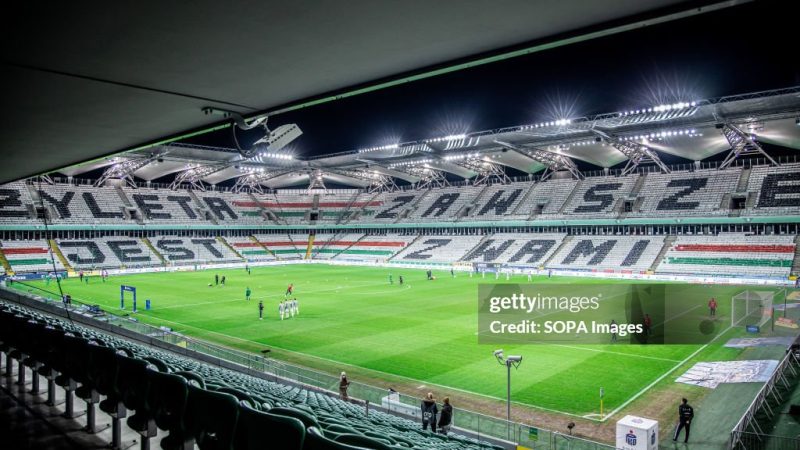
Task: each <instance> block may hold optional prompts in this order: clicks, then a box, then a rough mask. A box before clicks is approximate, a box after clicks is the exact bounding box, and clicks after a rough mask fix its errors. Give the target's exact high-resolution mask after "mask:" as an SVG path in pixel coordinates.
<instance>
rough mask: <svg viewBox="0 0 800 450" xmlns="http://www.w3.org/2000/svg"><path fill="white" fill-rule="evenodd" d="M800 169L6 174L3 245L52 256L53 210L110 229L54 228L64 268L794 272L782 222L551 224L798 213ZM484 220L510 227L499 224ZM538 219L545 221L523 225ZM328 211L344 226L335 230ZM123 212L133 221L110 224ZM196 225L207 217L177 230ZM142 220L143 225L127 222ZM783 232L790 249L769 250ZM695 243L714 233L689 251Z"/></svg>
mask: <svg viewBox="0 0 800 450" xmlns="http://www.w3.org/2000/svg"><path fill="white" fill-rule="evenodd" d="M798 173H800V164H785V165H782V166H753V167H748V168H742V167H731V168H727V169H724V170H709V169H704V170H699V169H698V170H692V171H686V170H683V171H677V170H676V171H673V172H670V173H644V172H643V173H633V174H630V175H626V176H608V175H604V176H589V177H587V178H584V179H581V180H576V179H572V178H555V177H554V178H551V179H548V180H546V181H535V180H532V181H515V182H509V183H495V184H488V185H462V186H447V187H433V188H426V189H404V190H395V191H392V192H366V191H360V190H357V189H341V190H335V189H331V190H320V191H304V190H292V191H280V190H279V191H273V192H266V193H257V192H233V191H227V190H220V191H215V190H208V191H201V190H189V189H174V190H173V189H166V188H158V189H157V188H155V187H140V188H134V187H131V186H127V185H126V186H104V187H97V186H93V185H91V184H59V183H45V182H43V181H38V180H37V181H29V182H14V183H9V184H6V185H4V186H2V187H0V226H5V227H9V228H7V229H9V230H16V231H8V232H7V234H5V235H4V238H3V241H2V257H1V258H2V262H3V265H4V267H5V269H6V271H7V272H15V273H24V272H42V271H48V270H52V261H50V258H49V254H50V250H49V248H50V245H51V243H50V242H48V241H47V240H43V239H42V237H43V235H42V234H24V232H25V230H31V231H35V230H39V231H38V232H41V230H42V224H43V222H42V220H43V219H44V218H46V219H47V223H48V225H50V226H60V227H62V228H61V229H62V230H87V229H89V227H92V228H96V227H101V228H97V229H98V230H106V231H104V232H101V231H98V232H95V234H94V235H92V236H93V237H91V238H79V237H76V235H74V234H69V233H68V232H64V233H61V234H58V235H57V236H56V239H55V240H54V241H53V242H52V244H54V247H53V248H54V254H53V258H54V259H55V262H56V270H63V269H67V270H72V269H100V268H136V267H157V266H165V265H191V264H220V263H244V262H267V261H280V260H330V261H342V262H347V261H349V262H353V263H359V262H361V263H376V262H377V263H390V264H412V265H424V264H437V265H439V264H454V263H458V264H493V265H503V266H525V267H546V268H549V269H557V270H578V271H592V272H609V273H623V274H625V273H632V274H640V273H645V272H648V271H655V273H657V274H658V273H661V274H696V273H704V274H716V275H725V276H739V275H745V274H747V275H756V276H765V277H786V276H788V275H790V274H791V273H792V270H793V265H794V266H796V263H795V259H796V255H795V253H796V252H795V249H796V247H795V237H794V234H795V233H796V231H791V232H787V231H783V232H782V234H783V235H782V236H773V237H771V236H768V235H771V234H780V233H777V230H778V229H772V228H770V229H769V230H768V229H766V228H764V229H762V230H761V231H759V232H758V233H757V234H758V236H745V235H744V233H745V232H747V230H744V229H743V230H741V231H738V230H722V231H737V233H735V234H732V235H728V236H726V237H724V238H722V237H718V236H715V235H716V234H718V232H719V231H717V232H702V230H699V229H697V230H691V232H692V233H695V235H693V236H691V237H690V236H687V233H689V232H690V231H687V230H670V229H667V228H664V227H661V228H659V229H656V228H655V227H653V226H650V228H649V229H644V228H641V229H639V230H635V231H629V230H622V231H621V230H619V229H614V230H611V229H599V230H598V229H580V230H577V229H571V230H569V231H567V230H562V229H560V228H557V227H556V226H555V225H554V224H558V226H560V225H561V224H564V225H569V223H568V221H570V220H574V221H576V222H581V221H584V222H585V221H587V220H589V221H595V220H598V219H605V220H606V221H608V219H612V220H615V221H616V222H619V221H620V220H622V219H630V220H637V221H639V223H640V224H648V223H649V222H650V221H651V220H652V221H653V222H652V223H653V224H655V223H656V222H655V221H657V220H660V219H663V218H672V219H673V220H676V221H677V222H680V220H679V219H680V218H682V217H686V216H691V217H693V218H696V220H701V221H703V220H709V221H713V220H717V219H719V218H727V217H731V218H737V219H740V218H741V217H749V216H752V217H759V218H764V217H766V216H783V215H798V214H800V178H798ZM748 220H749V219H748ZM471 222H474V223H475V225H471ZM487 222H490V223H491V224H492V226H498V225H499V226H502V225H504V224H508V225H507V227H506V228H500V229H491V228H488V227H487V225H486V223H487ZM540 223H545V224H546V225H545V227H544V228H542V229H538V230H532V229H525V230H521V231H522V232H520V230H519V228H520V227H524V228H530V227H536V226H537V225H539V224H540ZM589 223H591V222H589ZM698 223H703V222H698ZM443 224H444V225H445V226H456V225H457V226H458V228H450V229H446V230H442V231H441V232H438V233H437V232H434V231H433V230H430V229H427V230H426V229H425V227H428V226H434V225H435V226H436V227H439V228H441V227H442V226H443ZM328 225H331V226H335V227H338V228H336V229H332V230H327V229H325V227H326V226H328ZM370 225H371V226H370ZM120 226H125V228H123V229H122V230H123V231H120V230H118V229H117V230H115V227H120ZM197 226H203V227H205V229H204V230H203V231H191V232H189V233H188V234H187V233H185V232H183V233H181V232H174V231H169V232H168V231H166V230H173V229H176V228H178V229H190V228H194V227H197ZM312 226H315V227H316V228H317V229H319V232H317V231H316V229H315V228H311V227H312ZM590 226H591V225H590ZM102 227H106V228H102ZM227 227H236V228H237V229H238V230H240V231H237V232H233V231H228V230H226V228H227ZM383 227H386V228H389V229H391V230H390V232H389V233H388V234H387V233H386V231H385V230H383V229H382V228H383ZM404 227H407V228H405V229H404ZM138 228H144V229H147V230H148V233H147V234H142V233H138V234H137V233H135V232H132V231H124V230H136V229H138ZM270 228H271V229H272V230H269V232H268V229H270ZM393 228H397V229H393ZM17 231H19V232H22V233H23V234H14V233H16V232H17ZM697 233H701V234H700V235H698V234H697ZM750 233H751V234H752V232H750ZM145 235H146V236H147V237H143V236H145ZM78 236H82V235H78ZM676 239H677V240H676ZM726 240H732V241H733V242H735V243H737V244H736V245H739V244H738V243H739V242H740V241H741V242H742V244H746V243H750V244H752V245H753V246H752V247H741V248H740V247H736V249H734V248H733V247H730V246H722V247H719V245H723V244H730V242H726ZM772 240H775V242H779V243H780V245H781V246H782V247H780V248H781V249H782V250H781V251H760V250H759V249H761V248H762V247H760V246H762V245H772V244H773V241H772ZM762 241H763V242H764V243H763V244H762V243H761V242H762ZM689 244H691V245H709V246H710V247H707V248H706V247H697V248H700V249H701V250H695V251H693V250H691V248H692V247H686V245H689ZM730 245H733V244H730Z"/></svg>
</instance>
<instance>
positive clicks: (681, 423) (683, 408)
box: [672, 398, 694, 443]
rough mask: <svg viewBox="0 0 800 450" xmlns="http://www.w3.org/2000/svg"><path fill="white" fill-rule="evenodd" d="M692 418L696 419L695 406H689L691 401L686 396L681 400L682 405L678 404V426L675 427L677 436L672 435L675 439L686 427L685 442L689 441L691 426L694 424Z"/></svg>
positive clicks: (674, 439)
mask: <svg viewBox="0 0 800 450" xmlns="http://www.w3.org/2000/svg"><path fill="white" fill-rule="evenodd" d="M692 419H694V408H692V407H691V406H689V401H688V400H686V399H685V398H684V399H683V400H682V401H681V405H680V406H678V427H677V428H675V436H673V437H672V440H673V441H677V440H678V436H679V435H680V434H681V429H683V428H686V436H685V437H684V439H683V442H684V443H686V442H689V427H690V425H691V424H692Z"/></svg>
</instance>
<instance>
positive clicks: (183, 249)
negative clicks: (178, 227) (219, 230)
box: [150, 236, 242, 264]
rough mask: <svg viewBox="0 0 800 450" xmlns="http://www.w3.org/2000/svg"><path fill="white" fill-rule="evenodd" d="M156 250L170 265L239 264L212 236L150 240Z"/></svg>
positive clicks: (167, 237) (171, 237) (228, 250)
mask: <svg viewBox="0 0 800 450" xmlns="http://www.w3.org/2000/svg"><path fill="white" fill-rule="evenodd" d="M150 240H151V241H152V242H153V245H154V247H155V248H156V250H157V251H158V252H159V253H160V254H161V255H162V256H163V257H164V258H165V259H166V260H167V261H169V262H170V263H171V264H197V263H224V262H241V261H242V260H241V258H239V257H238V256H236V254H235V253H233V252H232V251H231V250H230V249H229V248H228V247H227V246H226V245H223V244H222V243H220V242H219V241H218V240H217V239H215V238H214V237H212V236H203V237H191V238H189V237H180V236H157V237H155V238H151V239H150Z"/></svg>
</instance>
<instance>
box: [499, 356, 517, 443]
mask: <svg viewBox="0 0 800 450" xmlns="http://www.w3.org/2000/svg"><path fill="white" fill-rule="evenodd" d="M494 357H495V358H497V362H498V363H500V364H505V366H506V370H507V371H508V372H507V377H508V378H507V380H506V421H507V422H506V423H507V425H506V427H507V430H508V431H507V434H508V436H507V437H508V440H509V441H511V367H512V366H513V367H514V368H515V369H517V368H519V365H520V364H522V356H519V355H508V357H507V358H506V357H504V356H503V350H502V349H500V350H495V351H494Z"/></svg>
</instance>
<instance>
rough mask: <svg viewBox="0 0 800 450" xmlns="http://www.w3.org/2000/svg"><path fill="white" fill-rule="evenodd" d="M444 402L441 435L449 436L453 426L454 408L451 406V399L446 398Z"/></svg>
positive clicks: (440, 417) (440, 421)
mask: <svg viewBox="0 0 800 450" xmlns="http://www.w3.org/2000/svg"><path fill="white" fill-rule="evenodd" d="M442 402H444V404H443V405H442V414H441V415H440V416H439V433H440V434H443V435H445V436H447V433H449V432H450V427H451V426H452V424H453V406H452V405H450V397H445V398H444V399H443V400H442Z"/></svg>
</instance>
